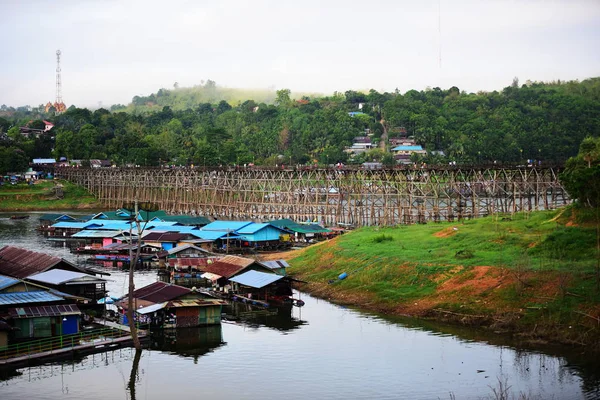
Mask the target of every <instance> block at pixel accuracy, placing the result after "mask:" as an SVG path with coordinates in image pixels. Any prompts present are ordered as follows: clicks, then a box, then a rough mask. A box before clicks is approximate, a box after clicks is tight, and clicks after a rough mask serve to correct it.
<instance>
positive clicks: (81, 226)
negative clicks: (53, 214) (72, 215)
mask: <svg viewBox="0 0 600 400" xmlns="http://www.w3.org/2000/svg"><path fill="white" fill-rule="evenodd" d="M92 226H100V224H98V223H96V222H66V221H65V222H57V223H56V224H54V225H52V227H53V228H74V229H85V228H91V227H92Z"/></svg>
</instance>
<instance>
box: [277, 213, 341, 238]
mask: <svg viewBox="0 0 600 400" xmlns="http://www.w3.org/2000/svg"><path fill="white" fill-rule="evenodd" d="M269 223H270V224H271V225H273V226H277V227H280V228H283V229H285V230H287V231H289V232H292V233H293V241H294V242H309V241H311V240H320V239H324V238H327V237H330V236H332V235H333V234H335V232H334V231H332V230H331V229H327V228H324V227H322V226H321V225H318V224H299V223H297V222H294V221H292V220H291V219H276V220H273V221H269Z"/></svg>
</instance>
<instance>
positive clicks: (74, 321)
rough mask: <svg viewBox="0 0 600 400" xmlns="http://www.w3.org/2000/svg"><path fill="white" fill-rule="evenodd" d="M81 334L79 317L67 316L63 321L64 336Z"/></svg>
mask: <svg viewBox="0 0 600 400" xmlns="http://www.w3.org/2000/svg"><path fill="white" fill-rule="evenodd" d="M77 332H79V317H78V316H77V315H66V316H65V317H64V318H63V321H62V333H63V335H70V334H72V333H77Z"/></svg>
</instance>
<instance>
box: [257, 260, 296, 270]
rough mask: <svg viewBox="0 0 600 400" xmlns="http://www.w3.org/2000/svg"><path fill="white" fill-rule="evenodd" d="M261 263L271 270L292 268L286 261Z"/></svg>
mask: <svg viewBox="0 0 600 400" xmlns="http://www.w3.org/2000/svg"><path fill="white" fill-rule="evenodd" d="M260 263H261V264H262V265H264V266H265V267H267V268H269V269H279V268H287V267H289V266H290V264H288V263H287V261H285V260H273V261H261V262H260Z"/></svg>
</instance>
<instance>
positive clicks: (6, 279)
mask: <svg viewBox="0 0 600 400" xmlns="http://www.w3.org/2000/svg"><path fill="white" fill-rule="evenodd" d="M17 283H19V280H18V279H15V278H11V277H10V276H6V275H0V290H2V289H5V288H7V287H11V286H13V285H15V284H17Z"/></svg>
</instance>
